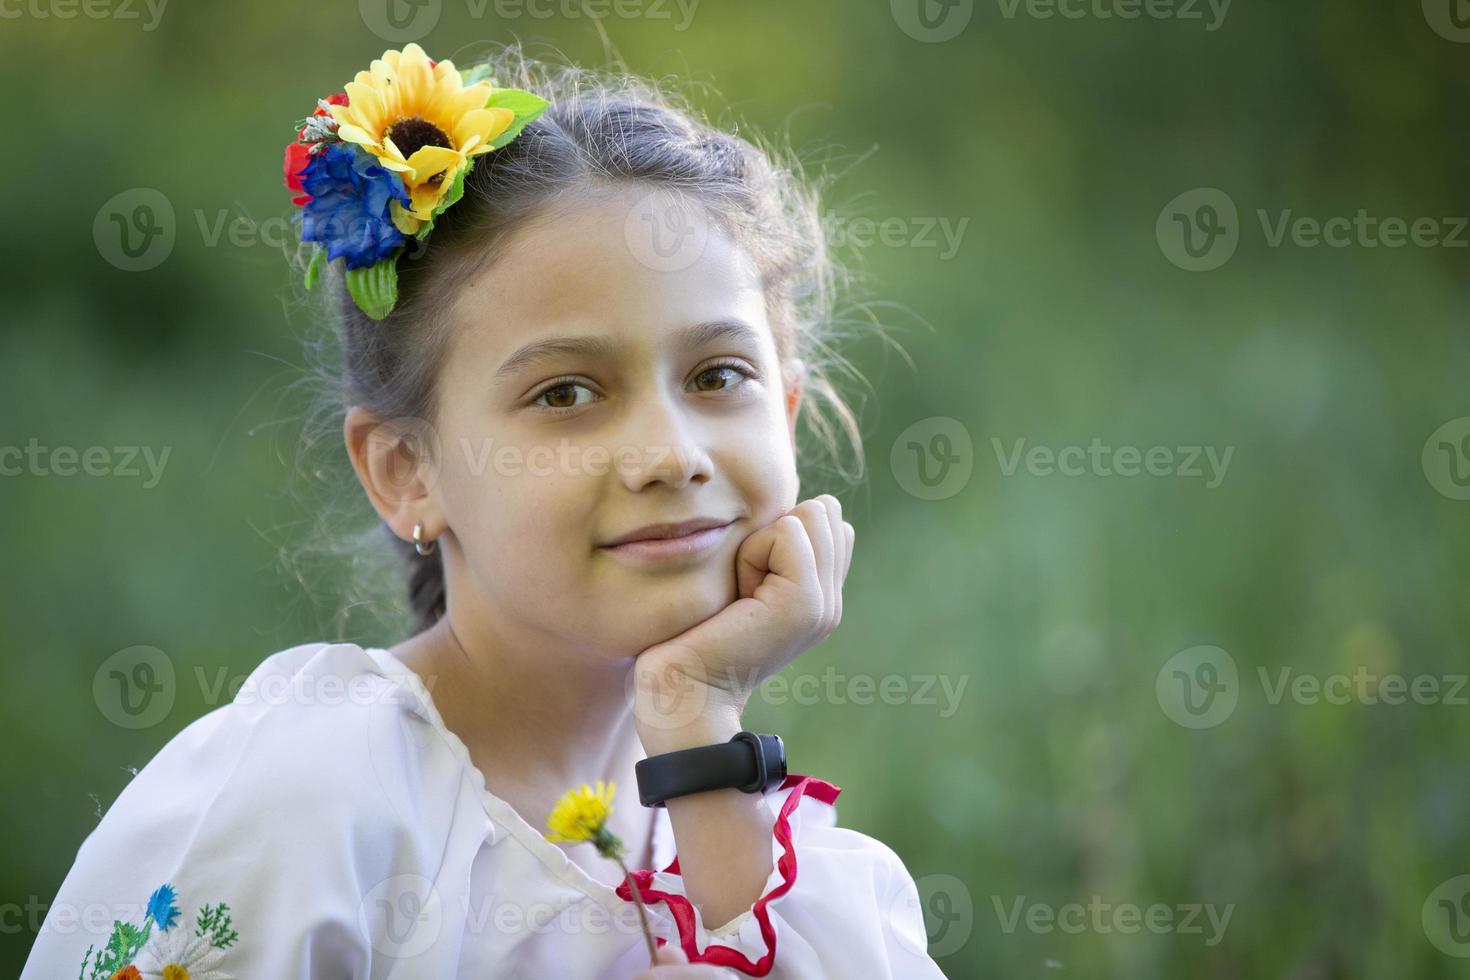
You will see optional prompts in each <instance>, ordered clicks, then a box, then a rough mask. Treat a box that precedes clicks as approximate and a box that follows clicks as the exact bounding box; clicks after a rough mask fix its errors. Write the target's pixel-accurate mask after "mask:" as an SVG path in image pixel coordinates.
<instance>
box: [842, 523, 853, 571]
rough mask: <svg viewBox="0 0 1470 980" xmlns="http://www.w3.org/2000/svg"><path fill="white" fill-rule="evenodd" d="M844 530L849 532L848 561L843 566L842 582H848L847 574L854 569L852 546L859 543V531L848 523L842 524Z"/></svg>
mask: <svg viewBox="0 0 1470 980" xmlns="http://www.w3.org/2000/svg"><path fill="white" fill-rule="evenodd" d="M842 529H843V530H844V531H845V532H847V552H846V554H847V559H846V562H845V563H844V564H843V566H842V581H844V582H846V581H847V573H848V571H849V570H850V569H851V568H852V546H853V544H854V543H856V541H857V530H856V529H855V528H854V527H853V526H852V525H851V524H849V523H848V522H847V521H843V522H842Z"/></svg>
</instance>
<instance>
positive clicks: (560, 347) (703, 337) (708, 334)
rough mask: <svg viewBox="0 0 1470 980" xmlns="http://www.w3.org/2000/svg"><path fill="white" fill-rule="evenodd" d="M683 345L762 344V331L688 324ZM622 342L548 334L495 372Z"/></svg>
mask: <svg viewBox="0 0 1470 980" xmlns="http://www.w3.org/2000/svg"><path fill="white" fill-rule="evenodd" d="M680 334H681V336H680V338H679V347H680V348H681V349H683V350H692V349H694V348H697V347H703V346H705V345H707V344H712V343H714V342H716V341H719V340H729V341H736V342H742V343H748V344H752V345H756V344H759V341H760V334H759V332H757V330H756V329H755V328H754V327H752V326H751V325H750V324H748V323H746V322H745V321H743V320H709V321H707V322H705V323H697V324H695V325H694V326H692V327H685V328H684V329H683V330H681V331H680ZM621 348H622V344H620V343H618V342H617V341H615V340H613V339H611V338H610V337H604V336H583V337H548V338H546V339H545V340H536V341H532V342H531V343H529V344H527V345H526V346H524V347H522V348H521V349H520V350H518V351H516V352H515V353H514V354H512V355H510V356H509V357H507V358H506V359H505V362H504V363H503V364H501V365H500V368H499V369H498V370H497V371H496V372H495V378H496V380H499V379H501V378H504V377H506V376H507V375H510V374H514V373H515V372H516V371H519V370H521V369H522V368H524V367H527V366H529V365H532V364H536V363H539V362H541V361H544V360H548V359H550V358H553V357H561V356H565V355H571V354H584V355H588V356H595V357H612V356H614V355H615V354H617V353H618V351H619V350H621Z"/></svg>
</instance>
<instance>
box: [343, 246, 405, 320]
mask: <svg viewBox="0 0 1470 980" xmlns="http://www.w3.org/2000/svg"><path fill="white" fill-rule="evenodd" d="M396 259H397V255H396V254H395V255H394V256H392V257H390V258H386V259H384V260H383V261H381V262H379V263H377V264H376V265H370V266H368V267H366V268H363V269H348V270H347V275H346V279H347V291H348V292H349V293H351V294H352V301H353V302H354V303H356V304H357V305H358V308H359V309H361V310H362V311H363V312H364V313H366V314H367V315H368V316H370V317H372V318H373V319H374V320H381V319H383V318H384V317H386V316H387V315H388V314H389V313H392V312H393V305H394V304H395V303H397V302H398V263H397V262H396V261H395V260H396Z"/></svg>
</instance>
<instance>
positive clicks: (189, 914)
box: [21, 694, 443, 980]
mask: <svg viewBox="0 0 1470 980" xmlns="http://www.w3.org/2000/svg"><path fill="white" fill-rule="evenodd" d="M304 697H305V696H304V695H299V694H298V695H288V696H287V697H286V698H285V702H286V703H282V704H277V705H268V706H263V705H261V704H253V705H241V704H239V703H232V704H230V705H226V706H224V707H221V708H219V709H216V710H215V711H212V712H210V713H209V714H207V715H205V716H204V717H202V718H200V719H198V720H196V721H195V722H194V723H192V724H190V725H189V726H188V727H186V728H185V729H184V730H183V731H181V732H180V733H179V734H178V735H176V736H174V738H173V739H171V740H170V742H169V743H168V744H167V745H165V746H164V748H163V749H162V750H160V752H159V753H158V754H157V755H156V756H155V757H154V758H153V759H152V760H151V761H150V762H149V763H148V764H147V765H146V766H145V767H144V768H143V769H142V770H141V771H140V772H139V773H138V774H137V775H136V776H135V777H134V778H133V780H132V781H131V782H130V783H129V784H128V785H127V787H126V788H125V789H124V790H123V792H122V793H121V794H120V795H119V797H118V798H117V800H116V801H115V802H114V803H113V805H112V806H111V807H110V808H109V810H108V811H107V814H106V815H105V816H104V817H103V819H102V821H101V823H99V824H98V825H97V826H96V827H95V828H94V829H93V831H92V832H91V833H90V834H89V835H88V837H87V838H86V840H85V841H84V842H83V844H82V846H81V848H80V849H79V850H78V852H77V856H76V859H75V861H74V863H73V865H72V867H71V869H70V871H69V872H68V873H67V875H66V877H65V879H64V880H63V882H62V884H61V887H60V889H59V891H58V893H57V896H56V898H55V900H54V901H53V902H52V903H51V905H50V907H49V909H48V911H47V915H46V919H45V921H44V923H43V924H42V927H41V929H40V930H39V932H38V934H37V939H36V942H35V944H34V946H33V948H32V951H31V954H30V957H29V959H28V960H27V962H26V966H25V969H24V971H23V973H22V974H21V976H22V980H57V978H66V980H70V978H72V977H79V978H80V980H114V978H121V980H154V978H161V977H180V976H188V977H189V978H190V980H232V978H245V980H259V978H267V977H268V978H271V980H292V978H298V977H300V978H306V977H313V978H315V977H323V978H331V980H349V978H350V980H367V978H369V977H372V976H375V975H377V974H378V972H379V971H381V970H383V969H386V968H387V966H388V964H390V963H391V962H392V957H391V955H385V954H392V953H395V952H404V950H401V949H394V948H385V947H384V945H383V939H382V936H381V935H380V934H385V933H384V931H383V930H382V929H381V928H379V925H377V924H375V918H374V917H375V916H376V915H380V907H381V906H382V905H384V904H385V903H386V904H387V905H388V906H389V907H390V909H391V908H393V907H398V908H402V907H406V906H408V905H411V904H413V900H414V898H415V896H416V895H418V896H422V895H424V894H427V893H429V890H430V889H431V888H432V886H433V882H432V880H431V878H432V876H433V875H435V874H436V869H437V867H438V865H437V864H436V858H435V855H434V854H433V853H432V852H433V851H434V850H435V849H436V848H437V849H439V850H442V848H443V842H442V841H433V840H424V839H420V838H422V837H423V836H424V835H423V834H415V835H410V834H408V833H407V832H406V831H405V830H403V829H402V828H403V827H404V825H405V821H404V820H403V819H402V814H401V812H400V811H402V810H403V809H404V808H406V807H408V806H414V805H420V806H423V805H426V804H424V802H423V801H422V799H419V800H415V799H412V798H410V794H407V793H405V792H402V791H401V788H399V789H395V787H396V782H395V780H397V779H398V778H399V777H397V776H396V775H395V774H396V773H397V772H399V771H408V770H407V768H406V763H405V761H404V759H402V758H400V757H398V755H402V754H406V753H407V752H408V743H407V741H406V739H405V738H403V736H402V729H401V722H400V721H399V720H398V719H397V718H396V717H395V716H394V714H393V712H394V711H395V710H396V709H394V708H393V707H392V706H376V705H372V706H361V705H351V704H341V703H337V704H335V706H329V705H328V704H326V703H319V704H309V703H306V702H305V701H303V700H302V699H303V698H304ZM318 697H319V696H318ZM395 753H396V754H398V755H395ZM435 795H437V794H435ZM430 822H431V821H427V820H425V821H420V822H419V823H422V824H427V823H430ZM407 952H410V953H412V952H416V950H407ZM169 966H173V967H176V968H182V969H183V970H185V971H187V973H184V972H180V971H179V970H177V969H176V970H173V971H170V970H168V969H167V968H168V967H169Z"/></svg>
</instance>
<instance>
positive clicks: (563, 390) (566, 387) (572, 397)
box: [534, 381, 595, 412]
mask: <svg viewBox="0 0 1470 980" xmlns="http://www.w3.org/2000/svg"><path fill="white" fill-rule="evenodd" d="M579 388H580V389H581V390H582V391H584V392H586V393H587V395H588V397H587V398H580V399H579V396H578V389H579ZM593 394H594V393H593V391H592V389H591V388H588V387H587V386H586V385H584V384H578V383H577V382H575V381H559V382H557V383H556V384H554V385H550V386H548V387H546V388H542V389H541V393H540V394H539V395H537V396H536V400H535V402H534V404H536V405H537V406H539V407H541V408H542V409H543V410H545V411H549V412H569V411H572V410H573V409H576V408H580V407H581V406H583V405H586V404H589V403H591V402H592V401H594V400H595V399H594V398H593V397H592V396H593Z"/></svg>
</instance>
